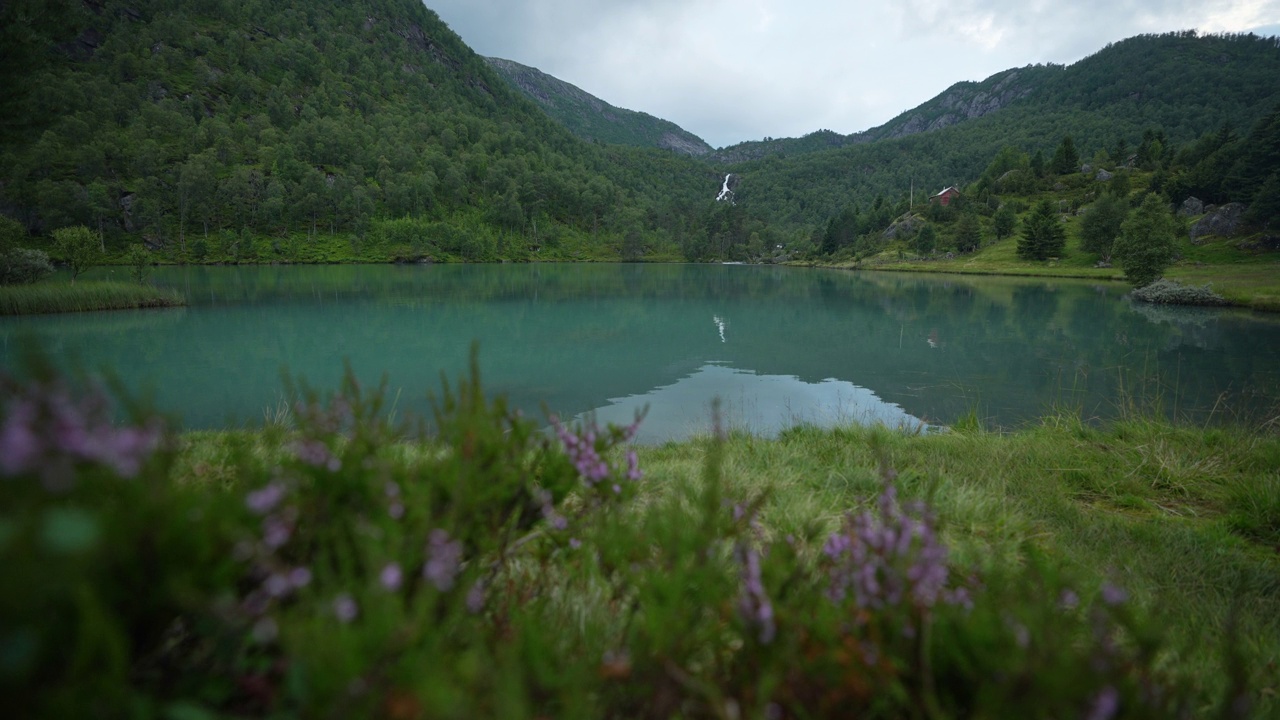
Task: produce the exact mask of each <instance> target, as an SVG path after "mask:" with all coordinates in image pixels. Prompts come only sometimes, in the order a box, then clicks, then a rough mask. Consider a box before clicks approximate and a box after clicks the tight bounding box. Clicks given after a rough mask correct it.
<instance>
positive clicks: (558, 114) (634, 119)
mask: <svg viewBox="0 0 1280 720" xmlns="http://www.w3.org/2000/svg"><path fill="white" fill-rule="evenodd" d="M484 60H485V62H487V63H488V64H489V66H490V67H492V68H493V69H494V70H496V71H497V72H498V74H499V75H501V76H502V78H503V79H504V80H506V81H507V82H508V83H510V84H511V86H512V87H514V88H516V89H517V90H519V91H520V92H522V93H524V95H525V96H526V97H528V98H529V99H531V100H533V101H534V102H536V103H537V104H538V105H540V106H541V107H542V108H543V109H544V110H545V111H546V112H547V114H548V115H550V116H551V117H552V118H553V119H555V120H557V121H558V122H560V123H561V124H562V125H564V126H565V127H566V128H568V129H569V131H570V132H572V133H573V134H574V135H576V136H578V137H580V138H583V139H585V140H596V141H600V142H610V143H615V144H618V145H634V146H637V147H657V148H661V149H664V150H673V151H675V152H678V153H683V154H685V155H690V156H694V157H697V156H700V155H706V154H707V153H710V152H712V150H713V148H712V147H711V145H709V144H708V143H707V142H706V141H705V140H703V139H702V138H700V137H698V136H697V135H694V134H693V133H691V132H689V131H687V130H685V129H684V128H681V127H680V126H679V125H676V124H675V123H673V122H671V121H669V120H664V119H662V118H658V117H654V116H653V115H650V114H648V113H644V112H638V111H635V110H627V109H626V108H620V107H616V106H614V105H611V104H609V103H608V102H605V101H604V100H601V99H600V98H598V97H596V96H594V95H592V94H590V93H588V92H586V91H585V90H583V89H582V88H579V87H578V86H576V85H573V84H572V83H568V82H565V81H563V80H560V79H559V78H557V77H555V76H553V75H549V74H547V73H544V72H542V71H541V70H539V69H537V68H534V67H530V66H528V65H523V64H521V63H518V62H515V61H514V60H506V59H503V58H496V57H486V58H484Z"/></svg>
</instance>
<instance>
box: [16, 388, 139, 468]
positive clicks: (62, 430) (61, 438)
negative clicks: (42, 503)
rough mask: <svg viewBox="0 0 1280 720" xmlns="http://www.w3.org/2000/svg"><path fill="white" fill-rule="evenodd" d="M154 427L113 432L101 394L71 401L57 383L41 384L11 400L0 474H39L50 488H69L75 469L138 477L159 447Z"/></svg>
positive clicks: (109, 408)
mask: <svg viewBox="0 0 1280 720" xmlns="http://www.w3.org/2000/svg"><path fill="white" fill-rule="evenodd" d="M160 436H161V428H160V426H159V424H158V422H156V421H154V420H153V421H150V422H148V423H147V424H145V425H142V426H136V427H134V426H126V427H119V428H117V427H115V426H114V425H113V424H112V421H111V406H110V403H109V402H108V399H107V396H106V395H105V393H103V392H102V391H101V390H99V389H95V390H91V391H89V392H88V393H87V394H85V395H84V396H83V397H81V398H79V399H76V400H73V399H72V398H71V396H70V394H69V392H68V390H67V389H66V388H65V387H64V386H62V385H61V384H58V383H37V384H33V385H30V386H28V387H26V388H25V389H23V390H21V391H20V392H19V393H18V394H17V396H16V397H10V398H9V402H8V403H7V407H6V408H5V417H4V420H3V422H0V473H3V474H5V475H21V474H25V473H30V472H35V473H39V474H40V476H41V479H42V480H43V482H44V484H45V486H46V487H51V488H65V487H69V485H70V482H71V479H72V477H73V470H74V465H75V464H76V463H80V462H91V463H98V464H101V465H105V466H107V467H109V468H111V469H112V470H113V471H115V473H116V474H117V475H119V476H121V477H134V476H136V475H137V474H138V472H139V471H140V470H141V469H142V465H143V464H144V463H145V462H146V460H147V458H148V457H150V456H151V454H152V453H153V452H155V450H156V448H157V447H159V444H160Z"/></svg>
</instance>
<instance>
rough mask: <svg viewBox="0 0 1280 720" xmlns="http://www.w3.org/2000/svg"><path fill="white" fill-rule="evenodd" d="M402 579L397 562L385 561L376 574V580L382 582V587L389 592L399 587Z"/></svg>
mask: <svg viewBox="0 0 1280 720" xmlns="http://www.w3.org/2000/svg"><path fill="white" fill-rule="evenodd" d="M403 581H404V573H402V572H401V571H400V565H399V564H398V563H387V565H386V567H384V568H382V572H381V573H380V574H379V575H378V582H380V583H382V587H383V588H385V589H386V590H388V591H390V592H395V591H396V590H399V589H400V584H401V583H402V582H403Z"/></svg>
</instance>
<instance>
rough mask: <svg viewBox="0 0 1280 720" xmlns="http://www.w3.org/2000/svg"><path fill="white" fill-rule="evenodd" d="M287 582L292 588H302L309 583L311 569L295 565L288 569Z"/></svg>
mask: <svg viewBox="0 0 1280 720" xmlns="http://www.w3.org/2000/svg"><path fill="white" fill-rule="evenodd" d="M289 584H290V585H292V586H293V587H294V589H300V588H304V587H306V586H307V585H310V584H311V570H310V569H309V568H305V567H296V568H294V569H292V570H290V571H289Z"/></svg>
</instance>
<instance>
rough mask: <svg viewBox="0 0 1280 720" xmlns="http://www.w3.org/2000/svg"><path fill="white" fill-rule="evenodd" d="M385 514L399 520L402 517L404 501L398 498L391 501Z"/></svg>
mask: <svg viewBox="0 0 1280 720" xmlns="http://www.w3.org/2000/svg"><path fill="white" fill-rule="evenodd" d="M387 514H388V515H390V516H391V519H392V520H399V519H400V518H402V517H404V503H402V502H400V501H399V500H396V501H395V502H393V503H391V505H390V506H389V507H387Z"/></svg>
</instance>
